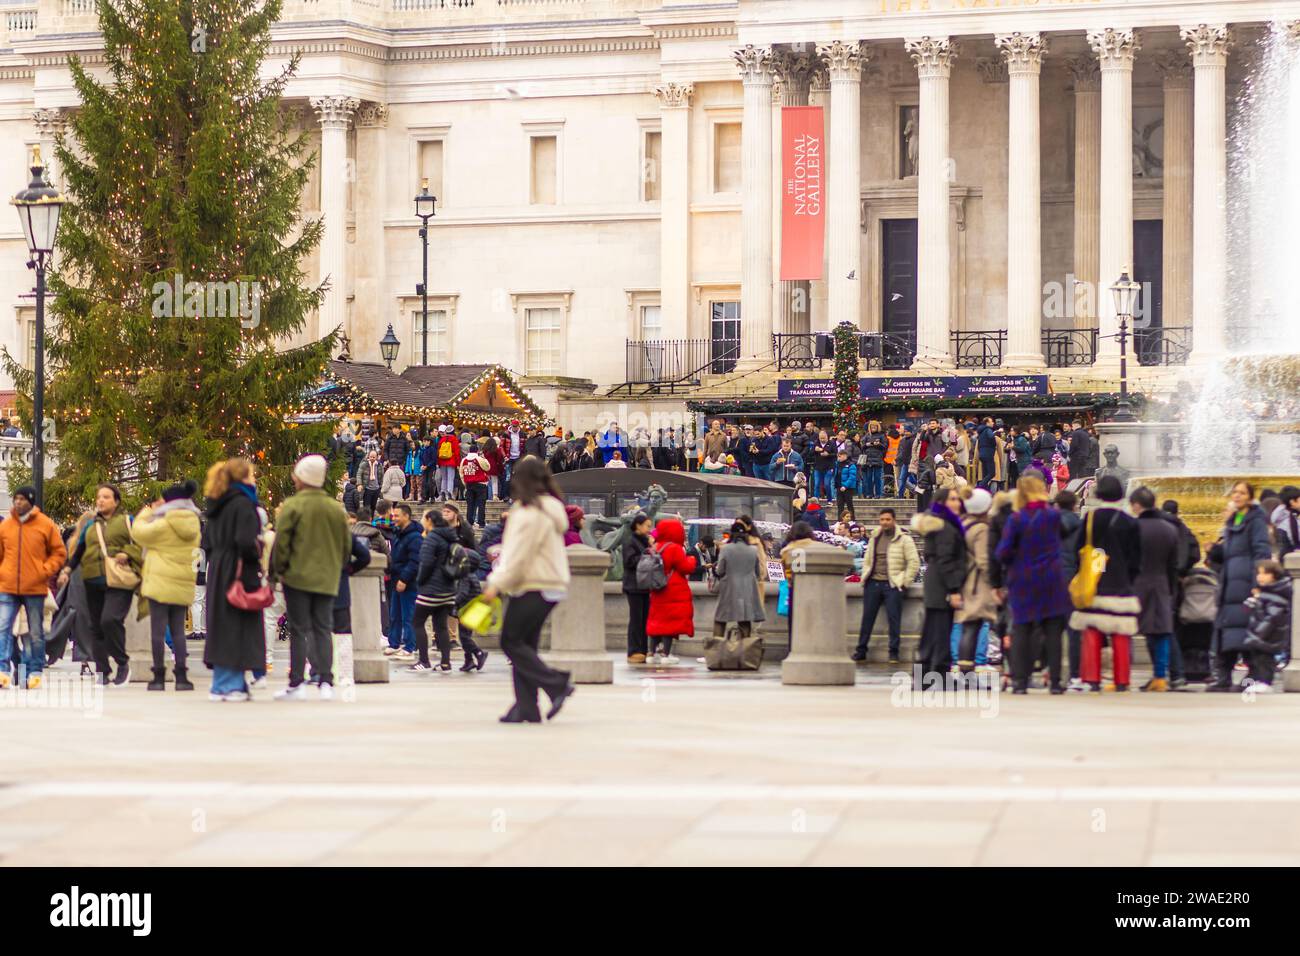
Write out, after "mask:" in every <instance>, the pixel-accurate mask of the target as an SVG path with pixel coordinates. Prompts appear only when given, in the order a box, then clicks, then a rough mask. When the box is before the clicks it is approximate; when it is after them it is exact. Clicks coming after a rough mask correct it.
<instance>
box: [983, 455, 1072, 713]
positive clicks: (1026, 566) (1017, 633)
mask: <svg viewBox="0 0 1300 956" xmlns="http://www.w3.org/2000/svg"><path fill="white" fill-rule="evenodd" d="M996 556H997V559H998V561H1000V562H1001V563H1002V564H1003V565H1004V566H1005V568H1006V575H1005V578H1004V580H1005V582H1006V590H1007V598H1006V603H1007V606H1008V607H1009V608H1010V611H1011V688H1012V693H1014V694H1025V693H1028V687H1029V674H1030V671H1032V670H1033V667H1034V662H1035V661H1036V660H1038V659H1039V657H1040V656H1043V655H1045V656H1046V658H1047V670H1048V675H1049V677H1050V686H1051V691H1052V693H1053V694H1063V693H1065V688H1064V687H1063V686H1062V685H1061V633H1062V632H1063V631H1064V630H1065V622H1066V619H1067V617H1068V616H1069V614H1070V611H1071V610H1072V609H1073V605H1072V604H1071V602H1070V592H1069V588H1068V587H1067V585H1066V580H1065V569H1064V567H1063V566H1062V564H1061V514H1060V512H1059V511H1057V510H1056V509H1055V508H1053V507H1051V506H1050V505H1048V503H1047V485H1046V484H1045V483H1044V482H1043V479H1042V477H1041V476H1040V475H1038V474H1035V473H1034V472H1032V471H1031V472H1030V473H1029V474H1027V475H1025V476H1024V477H1022V478H1021V479H1020V480H1019V481H1017V482H1016V506H1015V511H1013V512H1012V514H1011V517H1010V518H1008V519H1007V523H1006V526H1005V527H1004V528H1003V529H1002V538H1001V540H1000V541H999V542H998V548H997V552H996ZM1044 642H1045V643H1046V646H1045V647H1044Z"/></svg>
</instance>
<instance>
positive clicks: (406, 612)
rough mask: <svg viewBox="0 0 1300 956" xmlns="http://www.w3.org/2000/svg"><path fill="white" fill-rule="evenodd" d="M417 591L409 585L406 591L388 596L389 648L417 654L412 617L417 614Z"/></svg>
mask: <svg viewBox="0 0 1300 956" xmlns="http://www.w3.org/2000/svg"><path fill="white" fill-rule="evenodd" d="M415 593H416V592H415V589H414V588H412V587H411V586H410V585H407V588H406V590H405V591H399V590H397V586H396V585H394V586H393V590H392V591H391V592H389V595H388V613H389V619H388V646H389V647H402V648H404V649H406V650H408V651H411V652H412V653H414V652H415V630H414V628H412V627H411V617H412V616H413V615H414V614H415Z"/></svg>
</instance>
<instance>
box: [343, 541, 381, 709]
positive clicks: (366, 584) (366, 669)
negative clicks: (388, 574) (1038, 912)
mask: <svg viewBox="0 0 1300 956" xmlns="http://www.w3.org/2000/svg"><path fill="white" fill-rule="evenodd" d="M387 567H388V556H387V555H383V554H376V553H375V552H373V551H372V552H370V563H369V564H368V565H366V567H364V568H362V569H361V570H360V571H358V572H357V573H356V574H354V575H352V578H351V580H350V581H349V582H348V585H349V587H350V588H351V589H352V676H353V679H354V680H355V681H356V682H357V683H358V684H387V683H388V658H387V657H385V656H384V652H383V648H384V645H385V644H386V643H387V642H386V641H385V639H384V635H383V632H382V631H381V630H380V629H379V590H380V588H382V587H383V581H384V571H385V570H386V569H387Z"/></svg>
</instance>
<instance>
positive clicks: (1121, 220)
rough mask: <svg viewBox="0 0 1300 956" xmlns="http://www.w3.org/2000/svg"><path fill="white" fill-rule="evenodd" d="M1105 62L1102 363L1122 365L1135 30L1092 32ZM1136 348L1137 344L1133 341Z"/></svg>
mask: <svg viewBox="0 0 1300 956" xmlns="http://www.w3.org/2000/svg"><path fill="white" fill-rule="evenodd" d="M1088 42H1089V43H1090V44H1091V45H1092V49H1093V52H1095V53H1096V54H1097V59H1098V60H1099V61H1100V62H1101V202H1100V207H1101V219H1100V225H1101V229H1100V237H1101V241H1100V245H1099V257H1098V258H1099V268H1100V273H1101V274H1100V277H1099V280H1098V288H1097V312H1098V315H1099V316H1100V322H1099V328H1100V332H1099V334H1098V338H1097V364H1099V365H1104V366H1113V367H1115V368H1116V369H1118V366H1119V339H1118V338H1116V332H1117V331H1118V330H1119V319H1118V317H1117V316H1116V315H1115V297H1114V296H1113V295H1112V294H1111V292H1110V287H1111V285H1112V284H1113V283H1114V282H1115V280H1116V279H1118V278H1119V276H1120V273H1122V272H1128V273H1129V275H1130V276H1131V275H1132V274H1133V58H1134V56H1135V55H1136V54H1137V51H1138V50H1139V49H1140V48H1141V44H1140V38H1139V37H1138V34H1137V31H1135V30H1128V29H1124V30H1116V29H1112V28H1109V27H1108V28H1107V29H1105V30H1096V31H1091V32H1089V33H1088ZM1130 344H1131V341H1130Z"/></svg>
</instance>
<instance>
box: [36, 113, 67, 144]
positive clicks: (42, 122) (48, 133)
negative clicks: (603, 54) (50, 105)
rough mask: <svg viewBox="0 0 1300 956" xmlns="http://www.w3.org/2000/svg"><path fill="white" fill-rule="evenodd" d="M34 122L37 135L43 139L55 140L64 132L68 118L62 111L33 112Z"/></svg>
mask: <svg viewBox="0 0 1300 956" xmlns="http://www.w3.org/2000/svg"><path fill="white" fill-rule="evenodd" d="M32 122H33V123H35V124H36V135H37V136H39V137H40V138H41V139H54V138H56V137H57V136H58V135H59V134H60V133H62V132H63V127H64V126H66V125H67V117H66V116H65V114H64V112H63V110H61V109H57V108H56V109H52V110H46V109H38V110H32Z"/></svg>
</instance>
